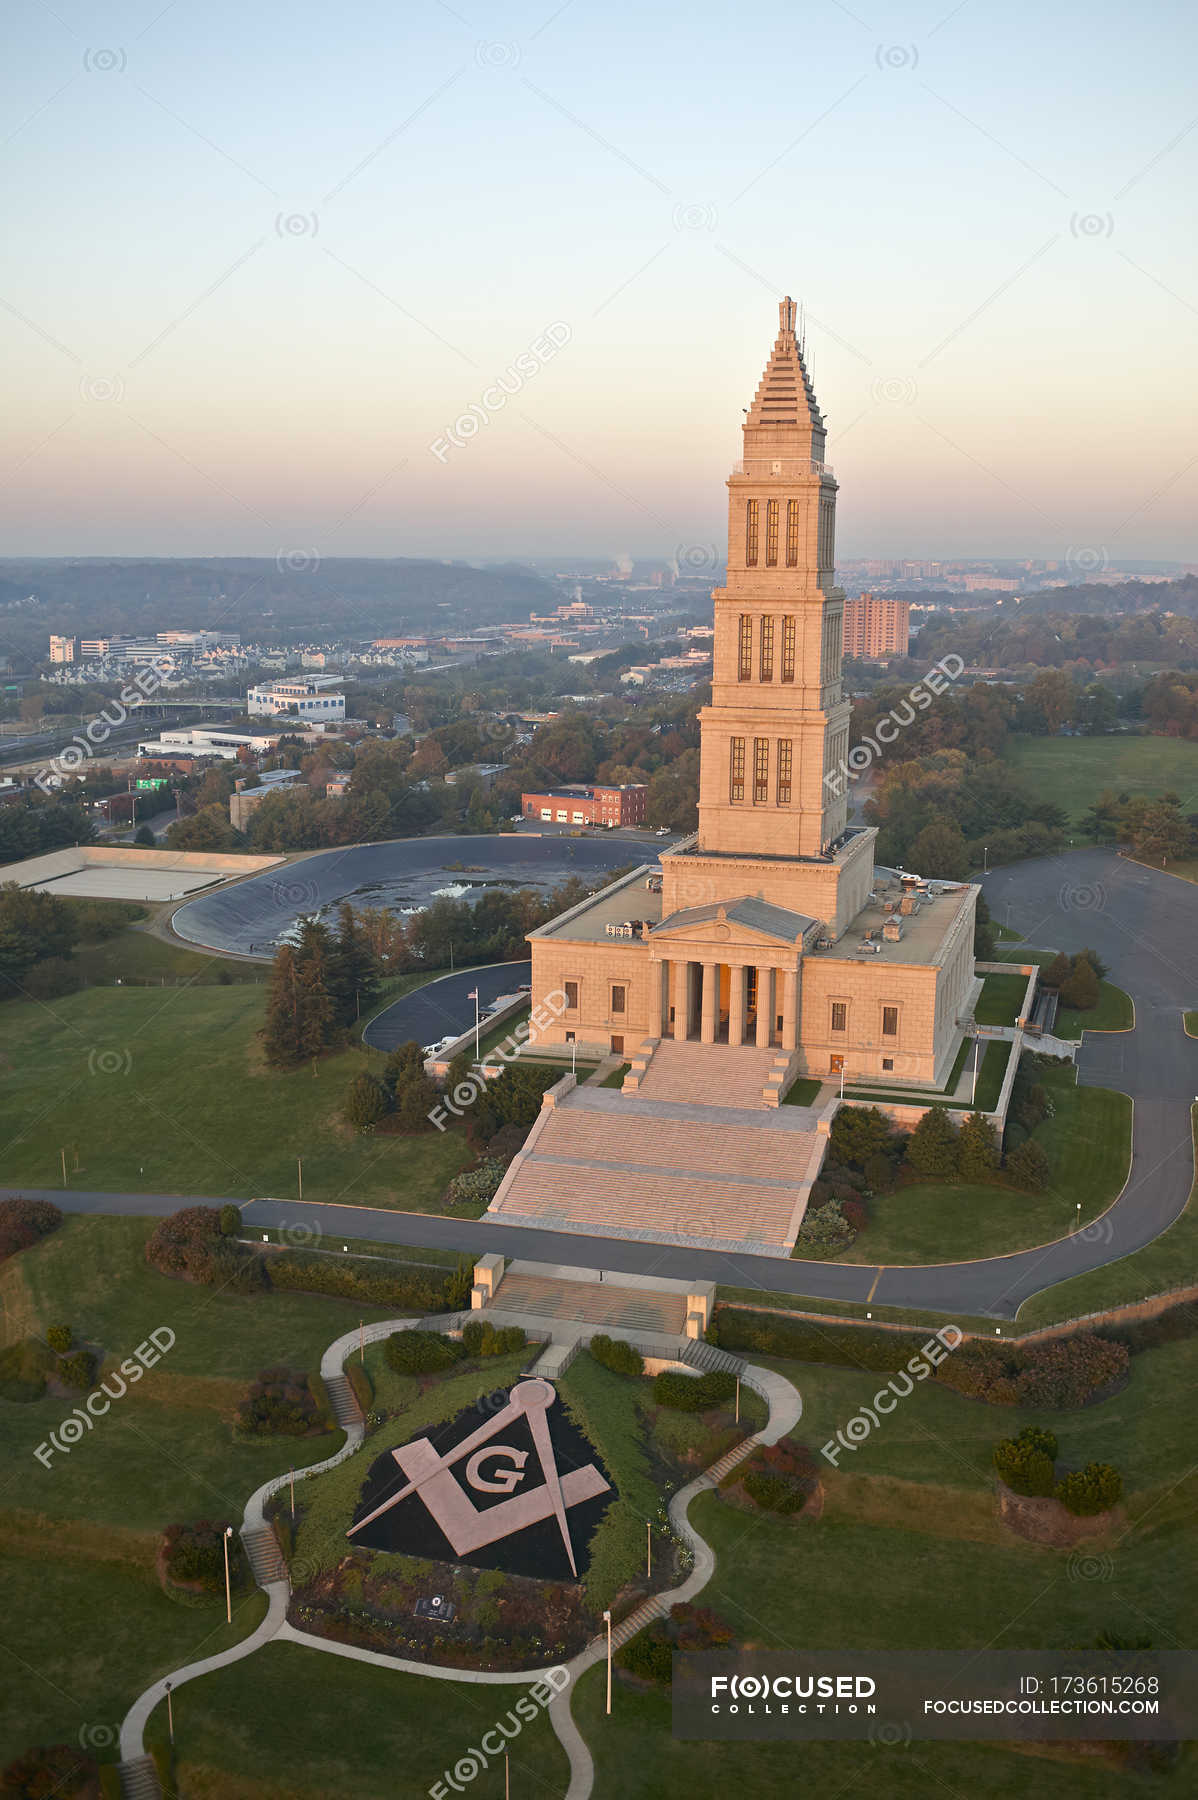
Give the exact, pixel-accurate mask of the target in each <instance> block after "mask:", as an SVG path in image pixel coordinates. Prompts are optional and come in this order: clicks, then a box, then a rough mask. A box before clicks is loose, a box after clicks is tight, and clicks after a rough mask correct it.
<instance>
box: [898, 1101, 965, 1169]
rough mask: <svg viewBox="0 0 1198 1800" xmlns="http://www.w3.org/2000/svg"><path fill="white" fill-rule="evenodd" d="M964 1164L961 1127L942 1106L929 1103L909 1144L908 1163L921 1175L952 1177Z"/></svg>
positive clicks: (909, 1166)
mask: <svg viewBox="0 0 1198 1800" xmlns="http://www.w3.org/2000/svg"><path fill="white" fill-rule="evenodd" d="M959 1164H960V1152H959V1146H958V1139H957V1129H956V1126H955V1125H954V1124H953V1122H952V1120H951V1119H950V1118H949V1116H948V1113H947V1112H946V1111H945V1109H944V1107H942V1106H929V1108H928V1110H927V1112H926V1113H925V1114H924V1115H923V1118H922V1119H921V1120H920V1121H919V1124H918V1125H917V1126H916V1127H915V1130H914V1131H913V1132H912V1133H911V1137H910V1141H909V1142H908V1144H907V1166H908V1168H910V1169H913V1170H914V1171H915V1173H916V1174H917V1175H931V1176H938V1177H945V1178H951V1177H952V1176H954V1175H956V1173H957V1170H958V1167H959Z"/></svg>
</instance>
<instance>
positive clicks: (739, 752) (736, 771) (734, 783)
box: [728, 738, 745, 800]
mask: <svg viewBox="0 0 1198 1800" xmlns="http://www.w3.org/2000/svg"><path fill="white" fill-rule="evenodd" d="M744 797H745V740H744V738H733V739H732V740H731V742H730V744H729V746H728V798H729V799H730V800H743V799H744Z"/></svg>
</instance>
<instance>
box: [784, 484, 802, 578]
mask: <svg viewBox="0 0 1198 1800" xmlns="http://www.w3.org/2000/svg"><path fill="white" fill-rule="evenodd" d="M786 566H787V568H788V569H797V568H798V566H799V503H798V501H797V500H788V501H787V502H786Z"/></svg>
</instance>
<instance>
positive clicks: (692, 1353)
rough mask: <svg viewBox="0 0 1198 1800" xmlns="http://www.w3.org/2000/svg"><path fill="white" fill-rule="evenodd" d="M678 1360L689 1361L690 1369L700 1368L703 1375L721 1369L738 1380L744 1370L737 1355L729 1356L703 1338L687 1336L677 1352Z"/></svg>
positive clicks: (726, 1352)
mask: <svg viewBox="0 0 1198 1800" xmlns="http://www.w3.org/2000/svg"><path fill="white" fill-rule="evenodd" d="M678 1360H679V1361H680V1362H685V1363H689V1364H690V1365H691V1368H692V1369H702V1371H703V1373H704V1374H705V1375H706V1374H708V1373H710V1372H711V1371H713V1370H715V1369H722V1370H723V1371H724V1372H725V1373H726V1374H728V1375H735V1376H736V1378H737V1380H738V1381H739V1379H740V1378H741V1376H742V1375H743V1374H744V1372H745V1365H744V1363H743V1362H742V1361H741V1359H740V1357H739V1356H731V1355H729V1353H728V1351H727V1350H721V1349H719V1347H718V1346H717V1345H715V1344H708V1343H706V1342H705V1341H704V1339H703V1338H689V1339H688V1340H687V1342H686V1343H685V1344H684V1345H683V1347H682V1349H681V1351H680V1352H679V1357H678Z"/></svg>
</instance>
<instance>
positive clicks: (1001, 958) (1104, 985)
mask: <svg viewBox="0 0 1198 1800" xmlns="http://www.w3.org/2000/svg"><path fill="white" fill-rule="evenodd" d="M1077 947H1078V948H1079V949H1080V948H1081V946H1080V945H1078V946H1077ZM1054 955H1055V952H1054V951H1052V950H1002V949H1000V950H999V951H998V952H997V954H996V961H998V962H1019V963H1028V962H1034V963H1039V965H1040V967H1041V968H1042V969H1044V968H1047V966H1048V964H1049V963H1050V962H1052V960H1053V957H1054ZM1135 1020H1136V1009H1135V1007H1134V1005H1133V1004H1132V999H1131V995H1130V994H1125V993H1124V991H1123V989H1122V988H1121V987H1116V986H1115V984H1114V982H1113V981H1102V982H1100V983H1099V986H1098V1005H1097V1006H1094V1007H1091V1009H1090V1011H1089V1012H1078V1011H1077V1010H1076V1008H1075V1007H1072V1006H1062V1007H1059V1008H1058V1010H1057V1022H1056V1024H1055V1025H1054V1026H1053V1035H1054V1036H1055V1037H1059V1038H1066V1039H1069V1040H1073V1039H1075V1038H1080V1037H1081V1035H1082V1032H1083V1031H1130V1030H1131V1029H1132V1027H1133V1026H1134V1024H1135Z"/></svg>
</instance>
